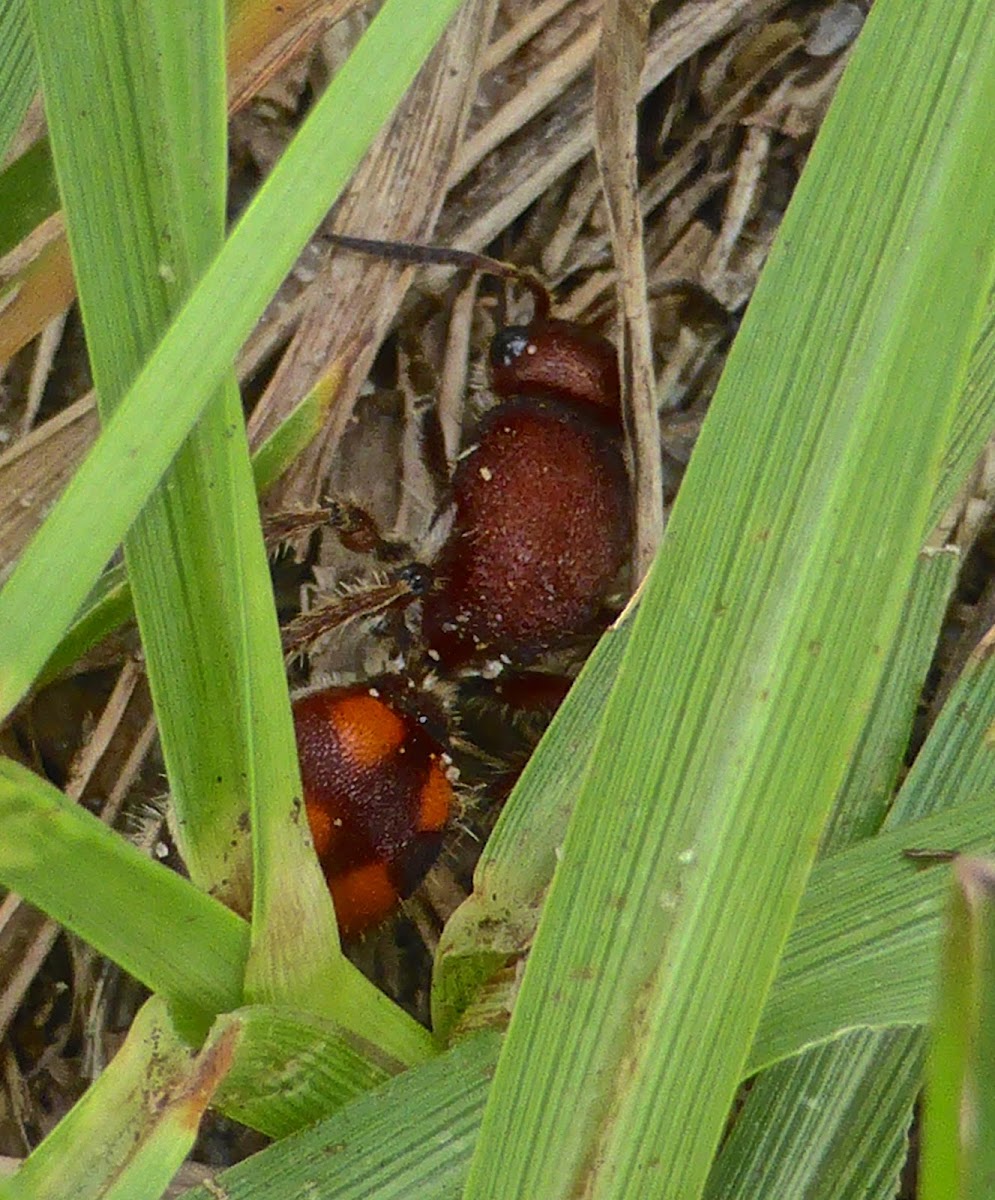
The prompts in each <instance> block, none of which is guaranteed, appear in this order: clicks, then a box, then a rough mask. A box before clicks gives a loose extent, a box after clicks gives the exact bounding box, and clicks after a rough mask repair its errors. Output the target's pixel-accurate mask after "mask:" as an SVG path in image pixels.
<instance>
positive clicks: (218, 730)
mask: <svg viewBox="0 0 995 1200" xmlns="http://www.w3.org/2000/svg"><path fill="white" fill-rule="evenodd" d="M160 18H162V19H156V20H149V21H147V22H141V23H136V22H135V21H134V14H133V11H132V10H131V9H130V8H129V7H127V6H124V7H122V6H121V5H119V4H117V3H114V2H110V0H105V2H104V3H102V4H99V5H92V6H88V7H80V6H79V5H74V4H67V5H65V6H64V7H63V9H62V10H61V11H60V10H59V8H58V7H54V6H53V5H51V4H46V5H44V7H43V10H39V12H38V14H37V20H36V29H37V43H38V49H39V60H40V65H41V73H42V82H43V87H44V92H45V103H46V113H47V117H48V125H49V132H50V138H51V144H52V153H53V157H54V161H55V165H56V172H57V174H58V178H59V187H60V191H61V193H62V197H63V205H64V208H65V214H66V221H67V227H68V233H69V241H70V246H71V249H72V256H73V264H74V269H75V275H76V281H77V288H78V293H79V302H80V308H81V311H82V314H83V322H84V326H85V328H86V335H87V348H88V351H89V357H90V363H91V367H92V370H93V376H94V382H95V385H96V390H97V396H98V406H99V409H100V413H101V418H102V420H103V421H105V422H106V421H107V420H108V419H109V418H110V416H111V415H112V414H113V412H114V411H115V409H116V407H117V405H118V404H119V402H120V399H121V397H122V395H123V394H124V392H125V391H126V389H127V386H128V384H129V383H130V382H131V380H132V379H133V378H134V376H135V374H136V373H137V371H138V370H139V368H140V366H141V364H142V362H143V361H144V359H145V358H146V357H147V355H148V354H149V353H150V352H151V351H152V349H153V348H154V347H155V345H156V342H157V341H158V339H159V336H160V334H161V331H162V330H163V329H164V328H165V327H166V326H167V325H168V323H169V319H170V316H171V315H172V313H173V312H174V311H175V310H176V308H177V307H178V306H179V304H180V303H182V301H183V299H184V297H185V296H186V295H188V294H189V291H190V289H191V287H192V286H193V284H194V282H195V281H196V278H197V276H198V275H199V274H200V272H201V271H202V270H203V268H204V266H206V264H207V263H208V262H209V261H210V258H211V256H212V255H213V254H214V253H215V252H216V251H217V249H218V248H219V246H220V245H221V241H222V238H223V234H224V214H225V187H226V171H227V158H226V141H225V86H224V82H225V81H224V74H223V18H222V6H221V5H220V4H214V5H204V4H200V3H194V4H192V5H190V6H188V8H187V10H186V11H184V10H182V9H174V10H172V13H171V15H169V16H165V14H162V13H161V14H160ZM84 94H88V95H89V103H88V105H87V106H86V108H85V109H84V111H83V112H82V113H80V112H79V96H81V95H84ZM95 162H96V163H100V164H101V169H100V170H96V171H95V170H94V169H93V164H94V163H95ZM241 419H242V417H241V403H240V400H239V396H238V391H237V388H236V387H235V383H234V376H233V374H232V373H231V372H229V373H228V377H227V378H226V379H225V381H224V384H223V387H222V389H221V391H220V392H219V393H218V394H217V395H216V397H215V398H214V400H213V401H212V402H211V403H210V404H209V405H208V408H207V411H206V412H205V414H204V416H203V418H202V419H201V421H200V422H199V423H198V425H197V428H196V429H195V431H194V432H193V433H192V434H191V436H190V438H189V440H188V441H187V443H186V444H185V445H184V446H183V447H182V448H181V450H180V452H179V454H178V455H177V457H176V460H175V462H174V464H173V466H172V467H171V469H170V471H169V473H168V474H167V476H166V478H165V480H164V486H163V487H162V488H161V489H160V490H158V491H157V492H155V493H154V494H153V495H152V496H151V497H150V499H149V501H148V503H147V504H146V506H145V508H144V509H143V511H142V513H141V515H140V516H139V518H138V520H137V522H136V523H135V525H134V527H133V529H132V530H130V531H129V534H128V536H127V537H126V539H125V560H126V563H127V567H128V575H129V581H130V583H131V588H132V593H133V597H134V600H135V606H136V610H137V614H138V621H139V628H140V630H141V633H142V645H143V650H144V653H145V657H146V662H147V670H148V676H149V683H150V685H151V689H152V695H153V699H154V701H155V707H156V716H157V721H158V725H159V732H160V740H161V743H162V748H163V754H164V757H165V759H166V768H167V773H168V775H169V780H170V787H171V792H172V803H173V807H174V811H175V817H176V822H175V828H176V830H177V836H178V840H179V843H180V848H181V850H182V852H183V856H184V859H185V861H186V863H187V866H188V868H189V870H190V874H191V876H192V878H193V879H194V881H195V882H196V883H198V884H199V885H200V886H202V887H204V888H205V889H207V890H211V891H212V892H213V893H214V894H216V895H218V896H219V897H220V898H222V899H225V900H228V901H229V902H233V901H234V902H235V903H236V906H238V901H239V899H241V900H242V904H241V910H242V911H243V912H247V911H248V894H249V892H248V889H249V886H250V882H249V881H250V866H249V842H248V838H247V837H246V836H245V833H244V832H243V830H244V826H245V814H246V812H247V811H248V810H249V808H250V806H251V803H252V798H253V793H254V791H255V789H256V788H264V789H265V790H266V791H267V792H268V793H275V795H276V796H277V797H279V798H280V799H281V800H282V801H283V803H284V806H285V809H286V810H287V811H288V812H289V810H290V805H291V801H292V797H293V795H294V794H295V793H296V792H297V791H298V789H299V783H298V781H297V780H296V778H295V775H294V772H293V768H292V762H293V749H292V745H293V743H292V735H291V731H290V717H289V711H288V708H287V701H286V696H285V688H284V687H283V672H282V665H281V663H280V652H279V648H278V645H277V634H276V628H275V619H274V616H273V614H272V612H271V611H270V612H267V600H268V596H269V591H270V584H269V572H268V567H267V563H266V556H265V552H264V550H263V546H262V540H261V536H260V532H259V523H258V519H257V518H256V516H255V513H254V511H253V509H254V504H253V501H254V492H253V489H252V485H251V477H250V473H249V464H248V450H247V447H246V444H245V438H244V436H241V437H239V436H237V431H238V430H239V429H240V426H241ZM233 433H235V434H236V436H233ZM269 607H270V608H271V607H272V606H271V605H270V606H269ZM257 704H258V705H259V707H260V708H261V709H262V713H263V716H262V719H261V720H260V719H259V718H254V716H253V706H254V705H257ZM254 720H255V722H256V724H257V725H258V726H259V728H262V729H273V730H274V742H275V744H274V745H271V746H266V747H262V746H258V745H256V744H254V742H253V738H252V734H251V731H250V725H251V723H252V722H253V721H254ZM281 733H282V738H281V736H280V734H281ZM281 756H282V758H281ZM288 760H289V762H290V766H288V767H285V768H284V770H283V771H282V772H280V771H278V770H276V769H275V766H276V764H279V763H280V762H281V761H283V762H285V763H286V762H287V761H288ZM266 764H273V766H272V767H271V768H270V769H268V770H267V766H266Z"/></svg>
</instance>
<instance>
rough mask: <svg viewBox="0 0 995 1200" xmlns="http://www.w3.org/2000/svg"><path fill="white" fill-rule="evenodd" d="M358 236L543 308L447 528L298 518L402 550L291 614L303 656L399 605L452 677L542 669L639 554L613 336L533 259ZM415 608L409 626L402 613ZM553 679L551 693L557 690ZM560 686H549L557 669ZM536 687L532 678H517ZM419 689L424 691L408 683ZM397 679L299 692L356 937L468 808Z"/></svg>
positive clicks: (455, 498)
mask: <svg viewBox="0 0 995 1200" xmlns="http://www.w3.org/2000/svg"><path fill="white" fill-rule="evenodd" d="M333 241H334V242H336V243H337V244H339V245H342V246H344V247H345V248H347V249H353V250H358V251H361V252H372V253H378V254H384V253H387V254H390V255H392V256H395V257H401V258H406V259H408V260H409V261H417V262H443V263H446V264H450V265H456V266H464V267H470V268H471V269H473V270H478V271H486V272H490V273H493V274H498V275H505V276H508V275H510V276H513V277H514V278H517V279H519V280H520V281H521V282H523V283H524V284H525V286H526V287H528V288H529V289H530V291H531V293H532V295H533V297H534V299H535V312H534V315H533V318H532V320H531V322H530V323H529V324H528V325H524V326H511V327H506V328H504V329H501V330H499V332H498V333H497V335H496V336H495V338H494V339H493V342H492V344H491V349H490V380H491V390H492V391H493V393H494V396H495V398H496V400H497V403H496V405H495V406H494V407H492V408H491V409H490V410H489V411H488V412H487V413H486V414H485V415H484V416H483V418H482V419H481V421H480V423H479V426H478V428H477V429H476V431H475V435H474V441H473V445H472V446H471V448H470V449H469V450H468V451H467V452H466V453H465V455H463V456H462V457H461V459H460V461H459V464H458V466H457V468H456V470H455V472H454V473H453V475H452V479H451V481H450V486H449V492H450V497H451V500H450V505H449V510H448V515H449V517H450V519H451V524H450V525H449V530H448V534H447V536H445V538H444V540H443V541H442V545H441V549H438V551H437V553H436V554H435V555H434V557H433V560H432V561H430V562H425V563H422V562H418V561H417V560H415V561H411V559H410V556H409V555H406V553H405V550H406V548H404V547H400V546H398V545H397V544H395V543H391V542H389V541H387V540H386V539H384V538H383V537H382V536H381V534H380V532H379V530H378V529H377V528H376V524H375V522H374V521H373V520H372V519H371V518H370V517H369V516H368V514H366V513H365V512H364V511H363V510H362V509H361V508H359V507H358V506H355V505H352V504H350V503H347V502H336V503H332V504H331V505H329V507H328V509H326V510H322V512H321V513H320V514H304V515H301V516H298V517H295V516H294V515H291V516H290V517H289V518H288V519H287V521H286V523H285V528H287V529H291V528H294V526H295V522H296V523H297V527H300V526H301V525H302V524H303V525H304V526H305V527H306V525H307V524H308V523H309V522H310V523H312V524H313V523H314V522H315V521H317V520H319V519H322V518H324V519H327V520H328V521H329V523H330V524H331V526H332V528H333V529H334V530H335V531H336V533H337V535H338V537H339V539H340V541H341V542H342V543H343V544H344V545H345V546H347V547H348V548H349V549H353V550H357V551H360V552H363V553H370V554H373V555H374V556H375V557H377V558H379V560H380V561H381V562H382V563H384V564H386V565H388V566H389V565H390V564H391V563H393V562H397V561H398V560H401V559H402V558H404V559H407V561H405V562H404V565H403V566H401V567H398V568H395V569H393V571H392V572H390V573H389V574H388V575H387V577H386V579H385V580H380V581H378V582H377V583H376V584H374V585H371V586H370V587H368V588H357V589H355V590H353V591H351V592H348V593H345V594H342V595H337V596H334V597H333V598H332V599H330V600H329V601H327V602H326V603H324V604H322V605H319V606H318V607H316V608H314V609H312V610H311V611H310V612H308V613H305V614H304V615H303V616H301V617H299V618H297V619H296V620H295V621H292V622H291V623H290V625H289V626H288V627H287V628H286V629H285V632H284V644H285V649H286V650H287V652H288V654H290V655H293V654H295V653H299V652H301V651H302V650H306V649H307V647H308V646H309V645H310V644H312V643H313V642H315V640H316V639H320V638H323V637H326V638H327V637H328V636H329V635H334V633H335V631H336V630H337V629H339V628H341V627H342V625H343V624H345V623H346V622H350V621H353V620H356V619H357V618H371V617H383V616H385V615H390V616H392V617H393V618H394V620H395V631H396V632H398V633H399V637H398V641H399V642H400V641H403V642H405V643H407V645H406V646H405V650H406V654H405V658H406V662H407V663H408V671H409V674H410V672H411V663H412V662H414V663H418V662H420V663H421V664H422V667H423V670H424V671H431V672H433V673H435V674H437V675H441V676H443V677H445V678H449V679H457V678H462V677H465V676H467V675H470V674H472V673H474V672H476V673H477V674H478V675H479V674H480V673H481V672H483V673H484V674H487V675H494V674H497V673H499V672H501V671H512V670H514V669H515V668H522V667H527V666H528V665H530V664H532V663H535V662H536V661H537V660H538V659H540V657H541V656H543V655H544V654H546V653H547V652H548V651H551V650H552V651H555V650H556V649H557V648H561V647H564V646H568V645H571V644H573V643H576V642H577V641H578V639H582V638H583V637H584V636H586V635H591V634H593V633H596V632H597V631H598V629H599V626H600V625H603V613H604V608H605V604H606V602H607V601H608V599H609V597H610V595H611V593H612V591H613V589H614V588H615V587H616V585H617V581H618V577H619V574H620V572H621V570H622V568H623V567H624V566H625V565H626V563H627V561H628V558H629V547H630V541H631V520H632V518H631V509H630V500H629V482H628V476H627V472H626V468H625V461H624V457H623V445H622V416H621V402H620V388H619V375H618V366H617V360H616V351H615V348H614V346H612V344H611V343H610V342H608V341H607V340H605V339H604V338H602V337H600V336H599V335H598V334H596V333H594V332H593V331H592V330H590V329H587V328H585V327H583V326H580V325H576V324H573V323H571V322H567V321H562V320H557V319H554V318H552V317H551V316H550V300H549V294H548V292H547V291H546V289H545V288H544V287H543V286H542V285H541V284H539V283H538V281H536V280H534V279H533V278H532V277H531V276H529V275H528V274H527V273H525V272H521V271H519V270H518V269H516V268H513V267H509V266H507V265H506V264H503V263H499V262H496V261H495V260H491V259H486V258H483V257H481V256H477V255H469V254H464V253H463V252H458V251H455V252H454V251H437V250H433V249H431V248H427V247H404V246H401V247H397V246H394V245H392V244H380V243H368V242H365V241H361V240H357V239H349V238H335V239H333ZM400 622H403V628H402V627H400ZM551 679H554V677H552V676H548V675H547V676H543V677H541V680H540V682H539V683H538V688H537V690H538V692H539V693H540V694H553V693H554V692H555V693H556V695H557V696H558V697H559V696H562V693H563V691H564V690H565V687H564V684H563V683H562V682H560V681H555V679H554V684H555V686H554V687H553V689H552V692H551V691H550V689H549V686H548V681H549V680H551ZM544 682H545V684H546V686H545V687H544V686H543V684H544ZM514 690H519V691H523V692H527V691H528V690H529V689H528V685H527V684H522V683H519V686H518V688H517V689H512V691H514ZM408 694H410V693H408ZM410 703H411V702H410V700H409V699H407V698H406V694H405V690H404V689H403V688H401V687H400V686H398V684H397V682H396V681H395V682H394V683H390V682H388V681H387V680H385V679H379V680H377V681H376V682H375V684H374V685H373V687H372V690H371V689H370V688H369V685H367V686H365V687H353V688H348V689H341V688H339V689H331V690H325V691H318V692H311V693H309V694H307V695H305V696H304V697H302V698H300V699H298V700H297V701H296V702H295V704H294V716H295V723H296V728H297V740H298V748H299V752H300V757H301V769H302V775H303V780H304V791H305V801H306V805H307V811H308V815H309V819H310V824H311V831H312V836H313V838H314V842H315V848H316V850H317V852H318V855H319V858H320V860H321V862H322V866H323V868H324V870H325V873H326V876H327V878H328V881H329V886H330V888H331V891H332V895H333V898H334V900H335V905H336V910H337V912H338V915H339V920H340V923H341V925H342V929H343V932H344V933H346V934H356V933H360V932H362V931H363V930H364V929H367V928H370V927H372V926H373V925H375V924H377V923H379V922H380V921H381V920H383V919H384V918H385V917H386V916H387V915H388V914H389V912H390V911H392V909H393V908H394V907H395V906H396V904H397V903H399V902H400V900H401V899H403V898H404V897H406V896H408V895H410V894H411V892H412V891H413V890H414V888H415V887H416V886H417V885H418V884H419V883H420V882H421V879H422V878H423V877H424V875H425V873H426V871H427V870H428V868H429V867H430V866H431V864H432V861H433V860H434V858H435V856H436V855H437V854H438V851H439V848H440V847H441V843H442V829H443V827H444V826H445V824H446V821H447V820H448V818H449V815H450V813H451V810H452V807H453V792H452V786H451V774H452V773H451V771H450V770H449V762H450V761H451V760H449V759H448V757H447V754H446V751H445V749H444V747H443V739H441V738H434V737H433V736H431V735H430V734H429V733H427V732H426V730H425V728H424V725H425V721H424V718H423V716H422V714H421V713H419V712H417V711H412V710H410V709H409V707H407V706H409V705H410Z"/></svg>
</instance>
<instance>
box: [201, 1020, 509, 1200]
mask: <svg viewBox="0 0 995 1200" xmlns="http://www.w3.org/2000/svg"><path fill="white" fill-rule="evenodd" d="M499 1045H500V1039H499V1037H498V1035H497V1034H495V1033H484V1034H477V1035H476V1036H474V1037H472V1038H467V1039H466V1040H465V1041H463V1042H461V1043H460V1044H459V1045H457V1046H455V1047H454V1048H453V1049H451V1050H449V1051H447V1052H446V1053H445V1054H443V1055H440V1056H439V1057H438V1058H436V1059H434V1060H433V1061H432V1062H429V1063H426V1064H424V1065H423V1066H420V1067H416V1068H415V1069H414V1070H411V1071H407V1072H405V1074H404V1075H401V1076H399V1077H398V1078H396V1079H392V1080H390V1081H389V1082H388V1083H386V1084H384V1085H383V1087H381V1088H378V1089H377V1090H376V1091H374V1092H371V1093H370V1094H369V1095H368V1096H364V1097H362V1098H361V1099H359V1100H356V1101H355V1102H354V1103H352V1104H350V1105H348V1106H347V1107H346V1108H344V1109H342V1110H341V1111H340V1112H338V1113H336V1114H335V1115H334V1116H333V1117H331V1118H329V1119H328V1120H326V1121H322V1122H321V1123H320V1124H318V1125H315V1126H314V1127H313V1128H311V1129H307V1130H304V1131H303V1132H301V1133H299V1134H296V1135H294V1136H293V1137H289V1138H285V1139H284V1140H282V1141H280V1142H277V1143H276V1144H275V1145H274V1146H271V1147H269V1149H267V1150H264V1151H262V1153H260V1154H258V1155H256V1156H255V1157H254V1158H250V1159H247V1160H246V1161H245V1162H243V1163H239V1164H238V1166H235V1167H232V1168H231V1169H230V1170H228V1171H223V1172H221V1173H220V1174H219V1175H218V1176H217V1178H216V1180H215V1181H214V1182H213V1183H212V1186H211V1187H198V1188H194V1189H193V1190H192V1191H189V1192H185V1193H184V1200H214V1198H215V1197H216V1196H217V1194H218V1193H217V1189H218V1188H219V1187H220V1188H223V1189H224V1195H225V1196H226V1197H227V1200H276V1198H277V1197H288V1198H289V1197H297V1196H305V1195H309V1194H313V1195H315V1196H318V1195H320V1196H321V1197H322V1198H323V1200H360V1198H361V1197H362V1198H364V1200H373V1198H374V1197H375V1198H376V1200H415V1198H417V1200H453V1198H454V1197H456V1196H458V1195H459V1194H460V1188H461V1187H462V1184H463V1180H464V1179H465V1177H466V1170H467V1166H468V1164H469V1160H470V1154H471V1152H472V1150H473V1145H474V1142H475V1140H476V1137H477V1130H478V1128H479V1126H480V1117H481V1113H482V1112H483V1107H484V1100H485V1098H486V1096H487V1088H488V1086H489V1084H490V1079H491V1075H492V1073H493V1070H494V1063H495V1061H496V1059H497V1053H498V1047H499Z"/></svg>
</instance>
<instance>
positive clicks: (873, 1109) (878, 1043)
mask: <svg viewBox="0 0 995 1200" xmlns="http://www.w3.org/2000/svg"><path fill="white" fill-rule="evenodd" d="M959 563H960V555H959V554H957V553H956V552H950V551H948V552H939V553H937V552H928V553H925V554H922V555H920V557H919V560H918V562H917V563H916V571H915V576H914V581H913V587H912V592H911V595H910V597H909V599H908V602H907V604H906V607H905V611H904V613H903V616H902V620H901V622H900V624H899V630H898V635H897V638H896V643H895V645H894V646H893V647H892V650H891V653H890V654H889V659H888V665H887V666H886V668H885V672H884V675H883V676H882V679H881V683H880V685H879V687H878V693H877V696H876V697H875V700H874V704H873V706H872V708H871V712H870V715H869V717H868V721H867V725H866V726H865V728H864V731H863V734H862V736H861V739H860V743H859V745H858V747H857V750H856V753H855V755H854V758H853V761H852V762H851V764H850V767H849V770H848V771H847V776H846V779H845V781H844V784H843V787H842V789H841V791H840V794H839V795H838V796H837V798H836V801H835V802H834V804H833V812H832V814H831V816H830V820H829V823H828V824H827V826H826V829H825V830H824V831H823V838H822V845H821V847H820V853H821V854H823V855H825V854H826V853H827V852H831V851H832V850H838V849H842V848H844V847H845V846H847V845H850V844H852V843H854V842H856V841H858V840H860V839H861V838H862V837H867V836H869V835H871V834H873V833H874V832H876V831H877V829H878V828H879V827H880V825H881V821H882V819H883V816H884V813H885V811H886V809H887V805H888V804H889V803H890V802H891V799H892V796H893V794H894V789H895V784H896V780H897V778H898V772H899V769H900V767H901V764H902V760H903V757H904V754H905V751H906V748H907V746H908V742H909V734H910V731H911V728H912V721H913V718H914V715H915V712H916V707H917V705H918V702H919V698H920V696H921V694H922V688H923V683H924V681H925V678H926V673H927V671H928V669H929V666H930V664H931V661H932V657H933V653H934V649H935V646H936V640H937V637H938V635H939V629H940V625H941V622H942V621H943V617H944V614H945V612H946V607H947V603H948V600H949V596H950V589H951V587H952V586H953V583H954V581H955V579H956V574H957V568H958V565H959ZM917 1049H918V1047H917V1038H916V1036H915V1034H914V1033H910V1031H909V1030H896V1031H891V1032H887V1033H882V1034H880V1035H879V1034H872V1033H870V1032H868V1031H861V1032H859V1033H856V1034H854V1035H852V1036H844V1037H842V1038H839V1039H837V1040H835V1041H834V1042H832V1043H831V1044H830V1045H828V1046H820V1047H817V1048H816V1049H815V1050H812V1051H809V1052H807V1053H805V1054H802V1055H800V1056H798V1057H796V1058H793V1059H791V1060H790V1061H788V1062H785V1063H778V1064H776V1065H775V1066H773V1067H771V1068H770V1069H769V1070H767V1071H765V1072H763V1073H762V1074H761V1075H760V1077H759V1078H758V1079H756V1080H754V1081H753V1083H752V1085H751V1087H750V1091H749V1094H748V1095H747V1096H746V1098H745V1100H744V1102H743V1104H742V1106H741V1107H740V1108H739V1110H738V1111H737V1113H736V1118H735V1125H734V1127H733V1131H732V1134H731V1135H730V1136H729V1137H728V1138H727V1139H726V1140H725V1141H724V1143H723V1146H722V1150H721V1152H720V1154H719V1156H718V1158H717V1159H716V1162H715V1164H714V1166H713V1168H712V1172H711V1174H710V1175H709V1180H708V1188H707V1190H706V1195H707V1196H708V1198H709V1200H713V1198H715V1200H717V1198H718V1197H721V1198H722V1200H732V1198H733V1197H740V1198H741V1200H749V1198H750V1197H753V1196H756V1195H768V1194H769V1195H799V1196H806V1197H811V1200H817V1198H821V1197H822V1198H826V1200H828V1198H829V1197H835V1196H839V1197H846V1196H847V1195H848V1194H849V1192H848V1189H853V1188H856V1187H857V1186H858V1182H857V1181H860V1180H866V1181H872V1180H873V1181H875V1182H874V1184H873V1185H872V1184H871V1183H870V1182H868V1183H867V1184H865V1185H864V1186H866V1187H867V1189H868V1190H867V1195H868V1197H870V1196H875V1195H881V1196H882V1197H888V1198H890V1197H891V1196H892V1195H893V1193H894V1185H895V1181H896V1180H897V1178H898V1173H899V1170H900V1168H901V1164H902V1162H903V1160H904V1158H905V1155H906V1152H907V1141H906V1135H907V1129H908V1126H909V1122H910V1121H911V1117H912V1113H911V1110H912V1102H913V1099H912V1095H910V1091H911V1092H912V1093H913V1094H914V1092H915V1090H916V1088H917V1086H918V1081H919V1075H920V1072H921V1069H922V1054H921V1051H919V1052H917ZM774 1147H776V1149H774Z"/></svg>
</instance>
